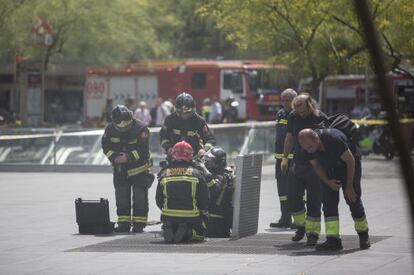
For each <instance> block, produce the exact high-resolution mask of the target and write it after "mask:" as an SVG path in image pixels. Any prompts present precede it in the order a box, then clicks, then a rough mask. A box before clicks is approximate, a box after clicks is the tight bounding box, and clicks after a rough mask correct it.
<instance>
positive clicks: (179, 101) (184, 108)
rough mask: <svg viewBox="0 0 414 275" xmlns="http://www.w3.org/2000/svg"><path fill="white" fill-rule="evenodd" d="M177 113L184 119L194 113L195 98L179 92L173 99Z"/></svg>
mask: <svg viewBox="0 0 414 275" xmlns="http://www.w3.org/2000/svg"><path fill="white" fill-rule="evenodd" d="M175 108H176V112H177V115H178V116H179V117H181V118H182V119H184V120H186V119H189V118H191V117H192V116H193V115H194V114H195V100H194V98H193V97H192V96H191V95H190V94H188V93H181V94H179V95H178V96H177V98H176V99H175Z"/></svg>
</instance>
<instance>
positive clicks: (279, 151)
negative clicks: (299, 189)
mask: <svg viewBox="0 0 414 275" xmlns="http://www.w3.org/2000/svg"><path fill="white" fill-rule="evenodd" d="M296 96H297V93H296V91H295V90H293V89H286V90H284V91H283V92H282V94H281V95H280V98H281V102H282V106H283V108H281V109H280V110H279V111H278V112H277V114H276V138H275V153H274V156H275V159H276V164H275V176H276V183H277V192H278V194H279V202H280V211H281V213H282V215H281V217H280V219H279V221H278V222H272V223H270V227H276V228H283V227H294V226H292V216H291V215H290V212H289V205H288V196H287V188H288V185H287V175H286V174H284V173H282V170H281V169H280V163H281V162H282V158H283V145H284V142H285V137H286V126H287V118H288V115H289V113H290V111H292V100H293V99H294V98H295V97H296ZM292 158H293V154H289V155H288V160H289V165H291V163H292V161H291V160H292Z"/></svg>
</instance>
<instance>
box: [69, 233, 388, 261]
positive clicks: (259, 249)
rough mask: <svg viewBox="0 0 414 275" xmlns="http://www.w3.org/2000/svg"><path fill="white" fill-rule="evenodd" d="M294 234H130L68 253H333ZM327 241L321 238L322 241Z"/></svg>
mask: <svg viewBox="0 0 414 275" xmlns="http://www.w3.org/2000/svg"><path fill="white" fill-rule="evenodd" d="M290 237H291V234H284V233H261V234H257V235H254V236H250V237H247V238H241V239H237V240H229V239H207V240H206V241H204V242H199V243H187V244H167V243H165V242H164V240H163V238H162V236H161V232H148V233H144V234H131V235H127V236H126V237H124V238H119V239H116V240H111V241H107V242H102V243H97V244H93V245H88V246H84V247H79V248H75V249H71V250H68V251H67V252H131V253H206V254H220V253H226V254H267V255H274V254H280V255H292V256H294V255H297V256H299V255H326V254H333V253H332V252H317V251H315V250H314V249H313V248H312V247H307V246H305V241H301V242H298V243H293V242H292V241H291V240H290ZM341 238H342V244H343V246H344V249H343V250H342V251H339V252H335V254H349V253H354V252H357V251H359V242H358V236H357V235H343V236H342V237H341ZM370 238H371V244H372V245H375V243H377V242H380V241H382V240H385V239H387V238H389V236H371V237H370ZM324 240H325V237H324V236H321V239H320V240H319V242H323V241H324Z"/></svg>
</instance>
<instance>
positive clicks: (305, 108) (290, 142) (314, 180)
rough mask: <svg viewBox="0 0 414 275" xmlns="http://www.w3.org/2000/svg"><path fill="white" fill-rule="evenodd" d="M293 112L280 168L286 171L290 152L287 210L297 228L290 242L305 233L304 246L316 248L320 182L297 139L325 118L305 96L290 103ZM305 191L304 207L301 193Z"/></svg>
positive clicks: (319, 228)
mask: <svg viewBox="0 0 414 275" xmlns="http://www.w3.org/2000/svg"><path fill="white" fill-rule="evenodd" d="M292 107H293V112H291V113H290V114H289V116H288V121H287V130H286V137H285V143H284V147H283V158H282V161H281V163H280V168H281V170H282V172H283V173H286V172H287V171H288V167H289V160H288V156H289V154H290V153H291V152H292V149H293V154H294V155H293V163H292V166H291V168H290V169H289V173H288V198H289V209H290V212H291V214H292V216H293V222H294V224H295V226H296V227H297V230H296V232H295V235H294V236H293V237H292V241H294V242H298V241H300V240H302V239H303V237H304V236H305V233H306V237H307V241H306V245H308V246H315V245H316V244H317V242H318V239H319V233H320V231H321V190H320V188H321V182H320V179H319V177H318V175H316V173H315V171H314V170H313V168H312V166H311V165H310V163H309V161H308V160H307V159H306V158H305V155H304V151H303V150H302V148H301V147H300V145H299V141H298V139H297V135H298V133H299V132H300V131H301V130H302V129H305V128H315V127H317V124H319V123H321V122H322V121H325V120H326V119H327V116H326V115H325V114H324V113H323V112H321V111H320V110H319V109H318V107H317V103H316V101H315V100H314V99H313V98H312V97H311V96H310V95H309V94H306V93H303V94H300V95H298V96H297V97H295V98H294V99H293V101H292ZM305 190H306V208H305V204H304V202H303V194H304V191H305Z"/></svg>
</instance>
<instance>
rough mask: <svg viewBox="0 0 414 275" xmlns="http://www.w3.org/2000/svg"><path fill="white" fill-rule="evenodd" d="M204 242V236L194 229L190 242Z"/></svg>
mask: <svg viewBox="0 0 414 275" xmlns="http://www.w3.org/2000/svg"><path fill="white" fill-rule="evenodd" d="M202 240H204V236H203V235H199V234H197V232H196V231H195V230H194V229H193V230H191V238H190V241H202Z"/></svg>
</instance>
